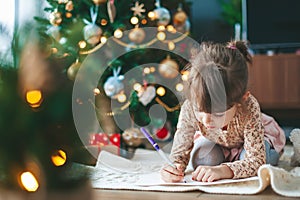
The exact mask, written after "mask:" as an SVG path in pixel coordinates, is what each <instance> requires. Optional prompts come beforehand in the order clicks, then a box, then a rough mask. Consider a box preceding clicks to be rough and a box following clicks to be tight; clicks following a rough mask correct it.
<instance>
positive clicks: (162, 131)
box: [156, 127, 170, 140]
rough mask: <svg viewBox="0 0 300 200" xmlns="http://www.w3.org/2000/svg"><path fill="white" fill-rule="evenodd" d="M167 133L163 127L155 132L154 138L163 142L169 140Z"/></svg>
mask: <svg viewBox="0 0 300 200" xmlns="http://www.w3.org/2000/svg"><path fill="white" fill-rule="evenodd" d="M169 135H170V134H169V131H168V129H166V128H165V127H163V128H161V129H158V130H157V131H156V137H157V138H158V139H160V140H165V139H168V138H169Z"/></svg>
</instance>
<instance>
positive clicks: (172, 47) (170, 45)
mask: <svg viewBox="0 0 300 200" xmlns="http://www.w3.org/2000/svg"><path fill="white" fill-rule="evenodd" d="M168 48H169V50H171V51H172V50H174V49H175V44H174V42H172V41H170V42H168Z"/></svg>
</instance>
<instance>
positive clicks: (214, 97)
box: [185, 41, 251, 113]
mask: <svg viewBox="0 0 300 200" xmlns="http://www.w3.org/2000/svg"><path fill="white" fill-rule="evenodd" d="M247 62H249V63H251V56H250V54H249V52H248V48H247V43H246V42H245V41H231V42H228V43H227V44H220V43H212V42H202V43H201V45H200V51H199V53H198V54H197V55H196V56H194V57H193V60H192V61H191V64H190V65H189V66H188V67H187V69H188V70H189V72H190V73H189V78H188V80H187V82H186V90H185V91H186V96H187V98H188V99H189V100H190V101H191V102H192V103H193V106H196V107H197V109H198V110H199V111H201V112H206V113H214V112H224V111H225V110H227V109H229V108H230V107H232V106H233V105H234V104H236V103H241V104H242V98H243V95H244V94H245V93H246V91H247V87H248V86H247V85H248V66H247Z"/></svg>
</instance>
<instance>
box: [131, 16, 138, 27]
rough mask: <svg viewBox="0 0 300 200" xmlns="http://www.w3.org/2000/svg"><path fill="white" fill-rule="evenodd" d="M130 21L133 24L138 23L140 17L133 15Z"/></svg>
mask: <svg viewBox="0 0 300 200" xmlns="http://www.w3.org/2000/svg"><path fill="white" fill-rule="evenodd" d="M130 23H131V24H133V25H136V24H138V23H139V18H137V17H131V19H130Z"/></svg>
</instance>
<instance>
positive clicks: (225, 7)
mask: <svg viewBox="0 0 300 200" xmlns="http://www.w3.org/2000/svg"><path fill="white" fill-rule="evenodd" d="M218 2H219V3H220V5H221V8H222V17H223V18H224V20H225V21H226V22H227V23H228V24H229V25H231V26H233V25H234V24H236V23H240V24H241V23H242V5H241V3H242V0H218Z"/></svg>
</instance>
